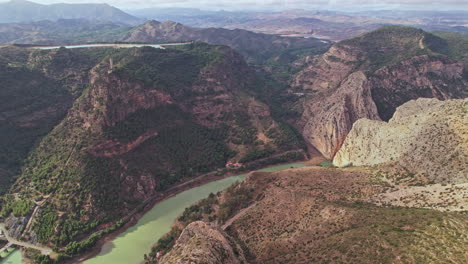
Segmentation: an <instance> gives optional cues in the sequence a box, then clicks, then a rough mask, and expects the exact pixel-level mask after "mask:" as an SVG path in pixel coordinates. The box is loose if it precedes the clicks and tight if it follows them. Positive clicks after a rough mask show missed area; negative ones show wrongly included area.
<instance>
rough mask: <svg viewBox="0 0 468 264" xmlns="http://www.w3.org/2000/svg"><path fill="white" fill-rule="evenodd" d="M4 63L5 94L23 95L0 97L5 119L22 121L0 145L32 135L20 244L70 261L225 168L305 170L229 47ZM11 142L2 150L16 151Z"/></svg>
mask: <svg viewBox="0 0 468 264" xmlns="http://www.w3.org/2000/svg"><path fill="white" fill-rule="evenodd" d="M15 53H16V54H21V56H12V55H13V54H15ZM0 54H2V56H0V58H1V60H0V62H3V64H2V67H3V68H4V69H5V70H6V72H8V73H10V74H5V75H4V76H2V77H3V79H2V83H3V82H6V83H8V82H11V83H13V84H15V85H16V86H13V87H11V88H8V87H4V86H2V87H3V88H2V92H3V90H4V96H3V98H2V99H4V100H5V101H7V102H10V105H8V108H5V109H4V111H5V112H2V116H12V117H14V118H12V119H11V120H1V121H2V122H4V123H8V122H10V123H11V126H8V127H7V129H8V133H6V134H3V133H2V136H3V135H5V136H8V135H10V134H15V133H18V131H19V132H21V131H23V130H26V128H27V129H29V130H26V131H29V133H31V135H30V136H29V137H31V140H29V141H28V142H22V144H25V145H27V146H24V151H22V152H21V157H20V158H18V160H19V162H18V164H16V163H15V164H13V165H15V166H17V165H21V166H22V169H21V171H20V172H19V175H18V178H17V179H16V182H15V184H14V185H13V186H12V187H11V188H10V191H9V192H8V193H7V194H6V195H5V196H4V197H3V204H2V211H1V216H2V217H4V218H6V220H5V221H6V222H7V223H8V227H9V229H8V230H9V233H10V234H11V235H12V236H15V237H22V238H23V239H26V240H29V241H33V242H41V243H44V244H48V245H51V246H52V245H53V246H56V247H58V248H59V252H60V253H62V254H63V255H64V256H70V255H75V254H77V253H79V252H81V251H83V250H85V249H87V248H89V246H90V245H93V243H95V242H96V239H97V238H99V237H100V236H102V235H103V233H106V232H111V231H113V230H115V228H117V227H119V226H121V225H122V224H123V223H125V219H128V218H126V216H127V215H131V214H132V212H135V210H139V208H140V207H141V206H144V205H145V204H146V203H147V202H148V201H151V199H152V198H154V197H158V196H159V195H164V193H165V191H166V190H168V189H169V188H170V187H172V186H174V185H176V184H177V183H180V182H182V181H184V180H187V179H190V178H191V177H195V176H198V175H201V174H206V173H209V175H211V176H214V175H215V174H216V175H220V174H223V173H225V172H226V168H225V165H226V163H227V162H228V161H233V162H234V163H235V162H241V163H242V165H243V166H242V168H240V169H254V168H257V167H258V166H264V165H267V164H271V163H277V162H285V161H289V160H298V159H303V158H304V151H303V144H302V141H301V139H300V136H298V135H297V134H296V133H295V131H294V129H293V128H292V127H291V126H289V125H288V124H286V123H284V122H281V121H280V120H277V119H274V118H273V117H272V115H271V113H270V109H269V107H268V106H267V105H265V104H264V103H262V102H261V101H260V100H258V99H256V95H255V93H254V91H255V89H256V88H257V87H258V86H261V85H262V83H261V81H260V80H259V79H258V76H257V74H256V72H255V71H253V70H252V68H250V67H249V66H248V65H247V64H246V62H245V61H244V60H243V58H242V57H241V56H240V55H239V54H238V53H236V52H235V51H233V50H232V49H230V48H228V47H226V46H210V45H208V44H204V43H193V44H187V45H182V46H178V47H175V48H167V49H155V48H150V47H145V48H128V49H125V48H124V49H114V48H98V49H65V48H60V49H56V50H42V51H39V50H30V49H26V48H17V47H2V48H0ZM17 58H22V60H19V61H18V60H16V59H17ZM11 73H14V74H11ZM33 74H35V75H33ZM31 76H32V77H34V78H32V77H31ZM36 76H37V77H36ZM23 80H27V81H26V84H29V85H27V86H26V85H25V84H24V83H25V81H23ZM46 81H49V83H47V82H46ZM17 87H20V89H19V88H17ZM15 88H16V89H15ZM23 93H24V94H25V95H24V96H23V97H22V98H21V100H19V99H17V98H16V97H18V96H19V95H20V96H21V94H23ZM62 97H63V98H64V99H62ZM15 99H16V101H15ZM34 100H35V101H37V103H36V104H37V106H36V105H33V106H36V107H35V108H33V107H32V106H30V105H28V102H31V101H34ZM55 101H63V106H62V105H61V104H55V103H54V102H55ZM23 108H25V109H24V111H23ZM56 108H59V109H56ZM19 110H21V111H19ZM8 111H9V112H8ZM47 113H50V114H47ZM23 119H26V120H24V121H23ZM43 120H49V122H50V124H51V125H48V124H45V123H43V122H44V121H43ZM28 122H29V123H31V124H29V123H28ZM24 127H26V128H24ZM37 127H43V129H42V131H40V132H36V131H35V130H34V129H35V128H37ZM2 128H3V126H2ZM8 140H11V138H7V137H5V138H3V137H2V141H1V143H2V148H8V147H14V146H9V145H8ZM5 153H6V152H5ZM26 157H27V158H26ZM21 158H22V159H21ZM13 165H12V166H13ZM7 169H8V168H7ZM11 171H12V173H11V174H13V175H14V172H16V173H18V168H17V167H16V170H13V169H12V170H11ZM140 209H141V208H140ZM27 222H29V223H30V224H27V225H26V224H25V223H27ZM95 231H98V232H96V233H94V234H93V235H91V236H89V237H88V235H90V234H91V233H93V232H95ZM76 241H80V242H79V243H78V242H76Z"/></svg>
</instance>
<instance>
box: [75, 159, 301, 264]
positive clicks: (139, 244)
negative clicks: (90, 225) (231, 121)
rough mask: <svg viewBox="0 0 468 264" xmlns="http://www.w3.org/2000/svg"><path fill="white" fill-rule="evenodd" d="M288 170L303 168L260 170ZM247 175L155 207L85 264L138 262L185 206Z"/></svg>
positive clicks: (199, 189)
mask: <svg viewBox="0 0 468 264" xmlns="http://www.w3.org/2000/svg"><path fill="white" fill-rule="evenodd" d="M291 167H294V168H300V167H304V165H303V164H300V163H291V164H285V165H279V166H274V167H269V168H265V169H261V170H260V171H280V170H284V169H289V168H291ZM246 175H247V174H241V175H237V176H232V177H229V178H225V179H222V180H219V181H215V182H211V183H207V184H205V185H202V186H200V187H195V188H192V189H190V190H187V191H184V192H182V193H180V194H178V195H176V196H174V197H172V198H169V199H167V200H165V201H163V202H161V203H158V204H156V205H155V206H154V207H153V208H152V209H151V210H150V211H148V212H147V213H146V214H145V215H144V216H143V217H142V218H141V219H140V220H139V221H138V223H137V224H136V225H135V226H133V227H130V228H129V229H128V230H127V231H125V232H124V233H122V234H120V235H119V236H118V237H116V238H115V239H114V240H112V241H110V242H108V243H106V244H104V246H103V247H102V249H101V252H100V253H99V255H98V256H96V257H94V258H92V259H89V260H87V261H85V262H84V263H85V264H109V263H112V264H129V263H140V262H141V261H142V260H143V255H144V254H147V253H149V252H150V249H151V246H152V245H153V244H154V243H155V242H156V241H157V240H158V239H159V238H160V237H161V236H162V235H164V234H165V233H167V232H168V231H169V230H170V227H171V225H172V223H173V222H174V221H175V219H176V218H177V216H179V215H180V214H181V213H182V212H183V211H184V209H185V208H186V207H188V206H190V205H191V204H193V203H195V202H197V201H199V200H201V199H203V198H206V197H208V195H209V194H210V193H216V192H218V191H222V190H224V189H226V188H227V187H229V186H230V185H231V184H233V183H234V182H236V181H243V180H244V179H245V176H246Z"/></svg>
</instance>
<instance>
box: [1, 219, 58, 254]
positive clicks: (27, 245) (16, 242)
mask: <svg viewBox="0 0 468 264" xmlns="http://www.w3.org/2000/svg"><path fill="white" fill-rule="evenodd" d="M0 229H1V230H2V232H3V235H4V236H5V238H6V239H7V240H8V242H9V243H8V244H9V245H12V244H13V245H17V246H20V247H25V248H32V249H37V250H39V251H41V253H42V254H43V255H50V253H52V251H53V250H52V249H51V248H49V247H46V246H38V245H34V244H32V243H28V242H23V241H19V240H16V239H15V238H12V237H10V236H9V235H8V232H7V230H6V229H5V225H4V224H0Z"/></svg>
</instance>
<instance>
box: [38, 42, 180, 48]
mask: <svg viewBox="0 0 468 264" xmlns="http://www.w3.org/2000/svg"><path fill="white" fill-rule="evenodd" d="M185 44H188V43H170V44H84V45H68V46H67V45H65V46H47V47H46V46H38V47H32V49H40V50H51V49H59V48H61V47H65V48H67V49H79V48H99V47H115V48H141V47H153V48H157V49H164V46H178V45H185Z"/></svg>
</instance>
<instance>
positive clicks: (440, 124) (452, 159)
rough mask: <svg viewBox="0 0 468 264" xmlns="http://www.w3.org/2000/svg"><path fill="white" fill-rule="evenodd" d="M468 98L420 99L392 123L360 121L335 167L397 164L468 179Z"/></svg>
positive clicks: (438, 176) (431, 175)
mask: <svg viewBox="0 0 468 264" xmlns="http://www.w3.org/2000/svg"><path fill="white" fill-rule="evenodd" d="M467 112H468V99H460V100H447V101H439V100H437V99H426V98H424V99H418V100H413V101H410V102H408V103H406V104H404V105H402V106H400V107H398V108H397V111H396V112H395V115H394V116H393V118H392V119H390V121H389V122H388V123H387V122H383V121H376V120H369V119H361V120H358V121H357V122H356V123H355V124H354V126H353V128H352V130H351V132H350V133H349V134H348V136H347V138H346V140H345V141H344V144H343V146H342V147H341V149H340V150H339V151H338V153H337V154H336V156H335V158H334V160H333V164H334V165H335V166H347V165H350V164H352V165H355V166H365V165H376V164H382V163H393V164H397V165H398V166H400V167H403V168H405V169H406V170H408V171H410V172H411V173H415V174H419V175H421V176H424V177H426V178H428V179H429V180H430V181H435V182H442V183H446V182H450V183H463V182H467V180H468V178H467V177H468V170H467V168H466V164H468V160H467V157H468V134H467V133H468V115H467Z"/></svg>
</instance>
